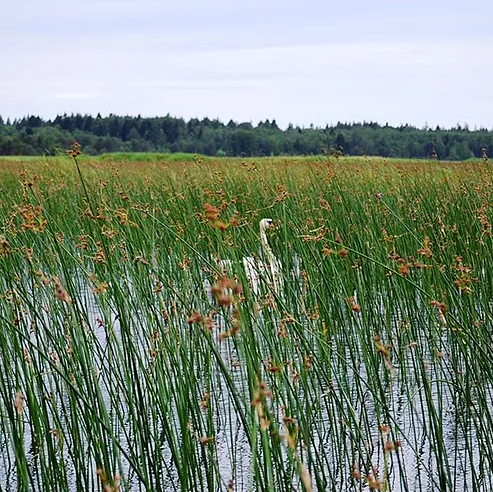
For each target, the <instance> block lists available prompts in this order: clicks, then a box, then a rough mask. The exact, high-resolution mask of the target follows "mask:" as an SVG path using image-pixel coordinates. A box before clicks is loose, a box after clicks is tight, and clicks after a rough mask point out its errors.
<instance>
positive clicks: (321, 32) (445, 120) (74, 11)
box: [0, 0, 493, 129]
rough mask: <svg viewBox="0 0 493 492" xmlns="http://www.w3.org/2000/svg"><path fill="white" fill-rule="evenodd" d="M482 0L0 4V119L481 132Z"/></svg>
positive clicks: (487, 120) (492, 121) (490, 33)
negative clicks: (68, 116)
mask: <svg viewBox="0 0 493 492" xmlns="http://www.w3.org/2000/svg"><path fill="white" fill-rule="evenodd" d="M492 26H493V1H492V0H467V1H466V0H373V1H371V0H339V1H332V0H296V1H292V0H282V1H281V0H77V1H75V0H1V2H0V47H1V50H0V115H2V116H3V117H4V118H6V117H10V118H19V117H22V116H25V115H27V114H34V115H40V116H42V117H44V118H53V117H55V116H56V115H57V114H63V113H72V112H74V113H76V112H79V113H83V114H85V113H90V114H94V115H95V114H97V113H98V112H100V113H101V114H102V115H107V114H109V113H114V114H120V115H125V114H130V115H137V114H141V115H143V116H156V115H165V114H167V113H170V114H171V115H173V116H182V117H184V118H186V119H189V118H191V117H199V118H202V117H205V116H207V117H209V118H215V117H218V118H219V119H221V120H222V121H224V122H228V121H229V120H230V119H233V120H235V121H237V122H241V121H251V122H252V123H254V124H256V123H257V122H258V121H259V120H264V119H266V118H268V119H276V121H277V122H278V123H279V124H280V125H281V126H286V125H287V124H288V123H290V122H291V123H293V124H295V125H300V126H308V125H310V124H311V123H313V124H314V125H316V126H325V124H327V123H328V124H333V123H337V121H347V122H353V121H363V120H366V121H377V122H380V123H385V122H388V123H390V124H392V125H399V124H401V123H410V124H413V125H417V126H419V127H421V126H424V125H425V124H428V125H430V126H435V125H437V124H438V125H440V126H445V127H451V126H455V125H456V124H457V123H460V124H464V123H468V124H469V126H470V127H471V128H474V127H475V126H477V127H486V128H489V129H492V128H493V27H492Z"/></svg>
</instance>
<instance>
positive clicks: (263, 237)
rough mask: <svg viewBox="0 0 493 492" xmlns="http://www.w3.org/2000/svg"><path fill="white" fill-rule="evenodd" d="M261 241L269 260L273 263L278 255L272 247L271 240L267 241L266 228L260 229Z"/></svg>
mask: <svg viewBox="0 0 493 492" xmlns="http://www.w3.org/2000/svg"><path fill="white" fill-rule="evenodd" d="M260 243H261V244H262V248H263V250H264V253H265V256H266V258H267V260H268V261H269V262H270V263H271V264H273V263H275V261H276V257H275V256H274V253H273V252H272V249H270V246H269V242H268V241H267V234H266V233H265V229H261V230H260Z"/></svg>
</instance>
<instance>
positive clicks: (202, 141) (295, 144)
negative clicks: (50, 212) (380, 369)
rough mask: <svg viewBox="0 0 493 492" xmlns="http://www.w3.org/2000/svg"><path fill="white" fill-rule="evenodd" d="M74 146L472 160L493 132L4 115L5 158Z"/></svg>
mask: <svg viewBox="0 0 493 492" xmlns="http://www.w3.org/2000/svg"><path fill="white" fill-rule="evenodd" d="M74 141H77V142H79V143H80V144H81V145H82V150H83V152H84V153H85V154H89V155H98V154H103V153H108V152H189V153H197V154H204V155H210V156H218V157H221V156H245V157H247V156H271V155H315V154H320V153H321V152H323V151H324V150H323V149H325V151H327V152H337V153H338V154H343V155H352V156H358V155H369V156H377V155H378V156H382V157H406V158H421V159H428V158H437V159H439V160H466V159H469V158H474V157H476V158H481V157H483V158H484V157H485V156H488V155H489V156H491V155H493V130H488V129H484V128H481V129H474V130H471V129H469V127H468V126H467V125H463V126H461V125H457V126H455V127H454V128H449V129H444V128H440V127H438V126H437V127H436V128H428V127H425V128H417V127H414V126H410V125H401V126H398V127H393V126H390V125H388V124H385V125H381V124H378V123H374V122H363V123H341V122H339V123H337V124H336V125H331V126H330V125H327V126H325V127H324V128H320V127H314V126H313V125H310V126H309V127H299V126H294V125H291V124H290V125H289V126H288V127H287V128H285V129H282V128H280V127H279V126H278V124H277V123H276V120H272V121H269V120H265V121H263V122H259V123H258V124H257V125H253V124H252V123H248V122H246V123H237V122H234V121H232V120H231V121H229V122H228V123H227V124H225V123H223V122H221V121H220V120H218V119H209V118H203V119H197V118H192V119H190V120H188V121H186V120H185V119H183V118H177V117H173V116H170V115H166V116H162V117H152V118H148V117H142V116H117V115H113V114H110V115H109V116H101V115H100V114H99V113H98V115H97V116H92V115H87V114H86V115H81V114H70V115H67V114H64V115H59V116H57V117H56V118H54V119H52V120H49V119H48V120H45V119H42V118H41V117H39V116H32V115H30V116H25V117H23V118H20V119H15V120H10V119H6V120H4V119H3V118H2V117H1V116H0V155H57V154H59V153H61V152H64V151H65V149H67V148H69V147H70V146H71V145H72V144H73V142H74Z"/></svg>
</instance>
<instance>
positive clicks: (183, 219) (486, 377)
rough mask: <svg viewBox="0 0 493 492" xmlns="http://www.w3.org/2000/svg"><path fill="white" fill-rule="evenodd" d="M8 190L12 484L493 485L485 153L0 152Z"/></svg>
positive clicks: (6, 479)
mask: <svg viewBox="0 0 493 492" xmlns="http://www.w3.org/2000/svg"><path fill="white" fill-rule="evenodd" d="M0 188H1V194H0V218H1V228H2V229H1V231H0V268H1V276H0V282H1V289H0V317H1V321H2V329H1V330H0V349H1V358H0V364H1V366H0V371H1V376H0V490H40V491H49V490H53V491H61V490H104V491H106V492H109V491H116V490H153V491H154V490H184V491H185V490H228V491H230V490H231V491H233V490H234V491H242V490H245V491H246V490H272V491H292V490H307V491H309V490H319V491H322V490H324V491H325V490H334V491H346V490H354V491H360V490H387V491H391V490H392V491H401V490H402V491H408V490H409V491H417V490H475V491H476V490H490V489H491V488H492V487H493V478H492V476H491V470H492V469H493V444H492V440H491V436H492V435H493V412H492V409H493V399H492V383H493V365H492V363H491V354H492V353H493V352H492V350H493V347H492V345H493V343H492V337H491V334H492V328H493V323H492V319H493V316H492V308H493V307H492V299H493V295H492V294H493V292H492V291H493V274H492V271H493V260H492V257H493V256H492V252H493V244H492V230H491V222H492V220H493V217H492V216H493V200H492V169H491V167H490V165H489V164H487V163H483V162H467V163H453V162H446V163H441V162H417V161H408V160H389V159H373V158H371V159H370V158H356V159H352V158H345V157H341V158H338V159H335V158H331V157H328V156H319V157H311V158H292V157H290V158H263V159H246V160H245V159H229V158H222V159H214V158H203V157H200V156H187V155H183V156H173V157H172V158H170V156H167V155H159V156H154V157H153V158H150V157H149V156H148V155H142V156H132V155H107V156H102V157H99V158H94V159H93V158H89V157H86V156H83V155H82V156H75V157H57V158H8V159H4V158H0ZM267 217H268V218H271V219H273V225H274V227H273V228H272V229H269V230H268V231H267V237H268V241H269V244H270V248H271V251H272V253H273V255H274V256H275V257H276V261H275V264H272V265H271V263H273V260H272V258H271V256H270V254H269V252H268V251H267V252H266V251H265V248H263V247H262V245H261V241H260V239H259V221H260V220H261V219H262V218H267ZM246 258H248V260H246V262H247V263H248V264H249V265H259V264H260V262H263V266H259V269H258V271H257V272H256V278H255V279H254V280H252V279H251V278H249V275H248V270H245V267H244V263H245V259H246ZM220 260H222V261H220ZM224 260H227V261H224ZM271 266H272V268H271ZM273 270H275V271H273ZM2 470H4V471H2Z"/></svg>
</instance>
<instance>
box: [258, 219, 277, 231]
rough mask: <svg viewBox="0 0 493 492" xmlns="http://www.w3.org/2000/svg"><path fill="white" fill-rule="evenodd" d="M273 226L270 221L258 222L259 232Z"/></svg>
mask: <svg viewBox="0 0 493 492" xmlns="http://www.w3.org/2000/svg"><path fill="white" fill-rule="evenodd" d="M271 227H274V226H273V222H272V219H262V220H261V221H260V230H261V231H266V230H267V229H270V228H271Z"/></svg>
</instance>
